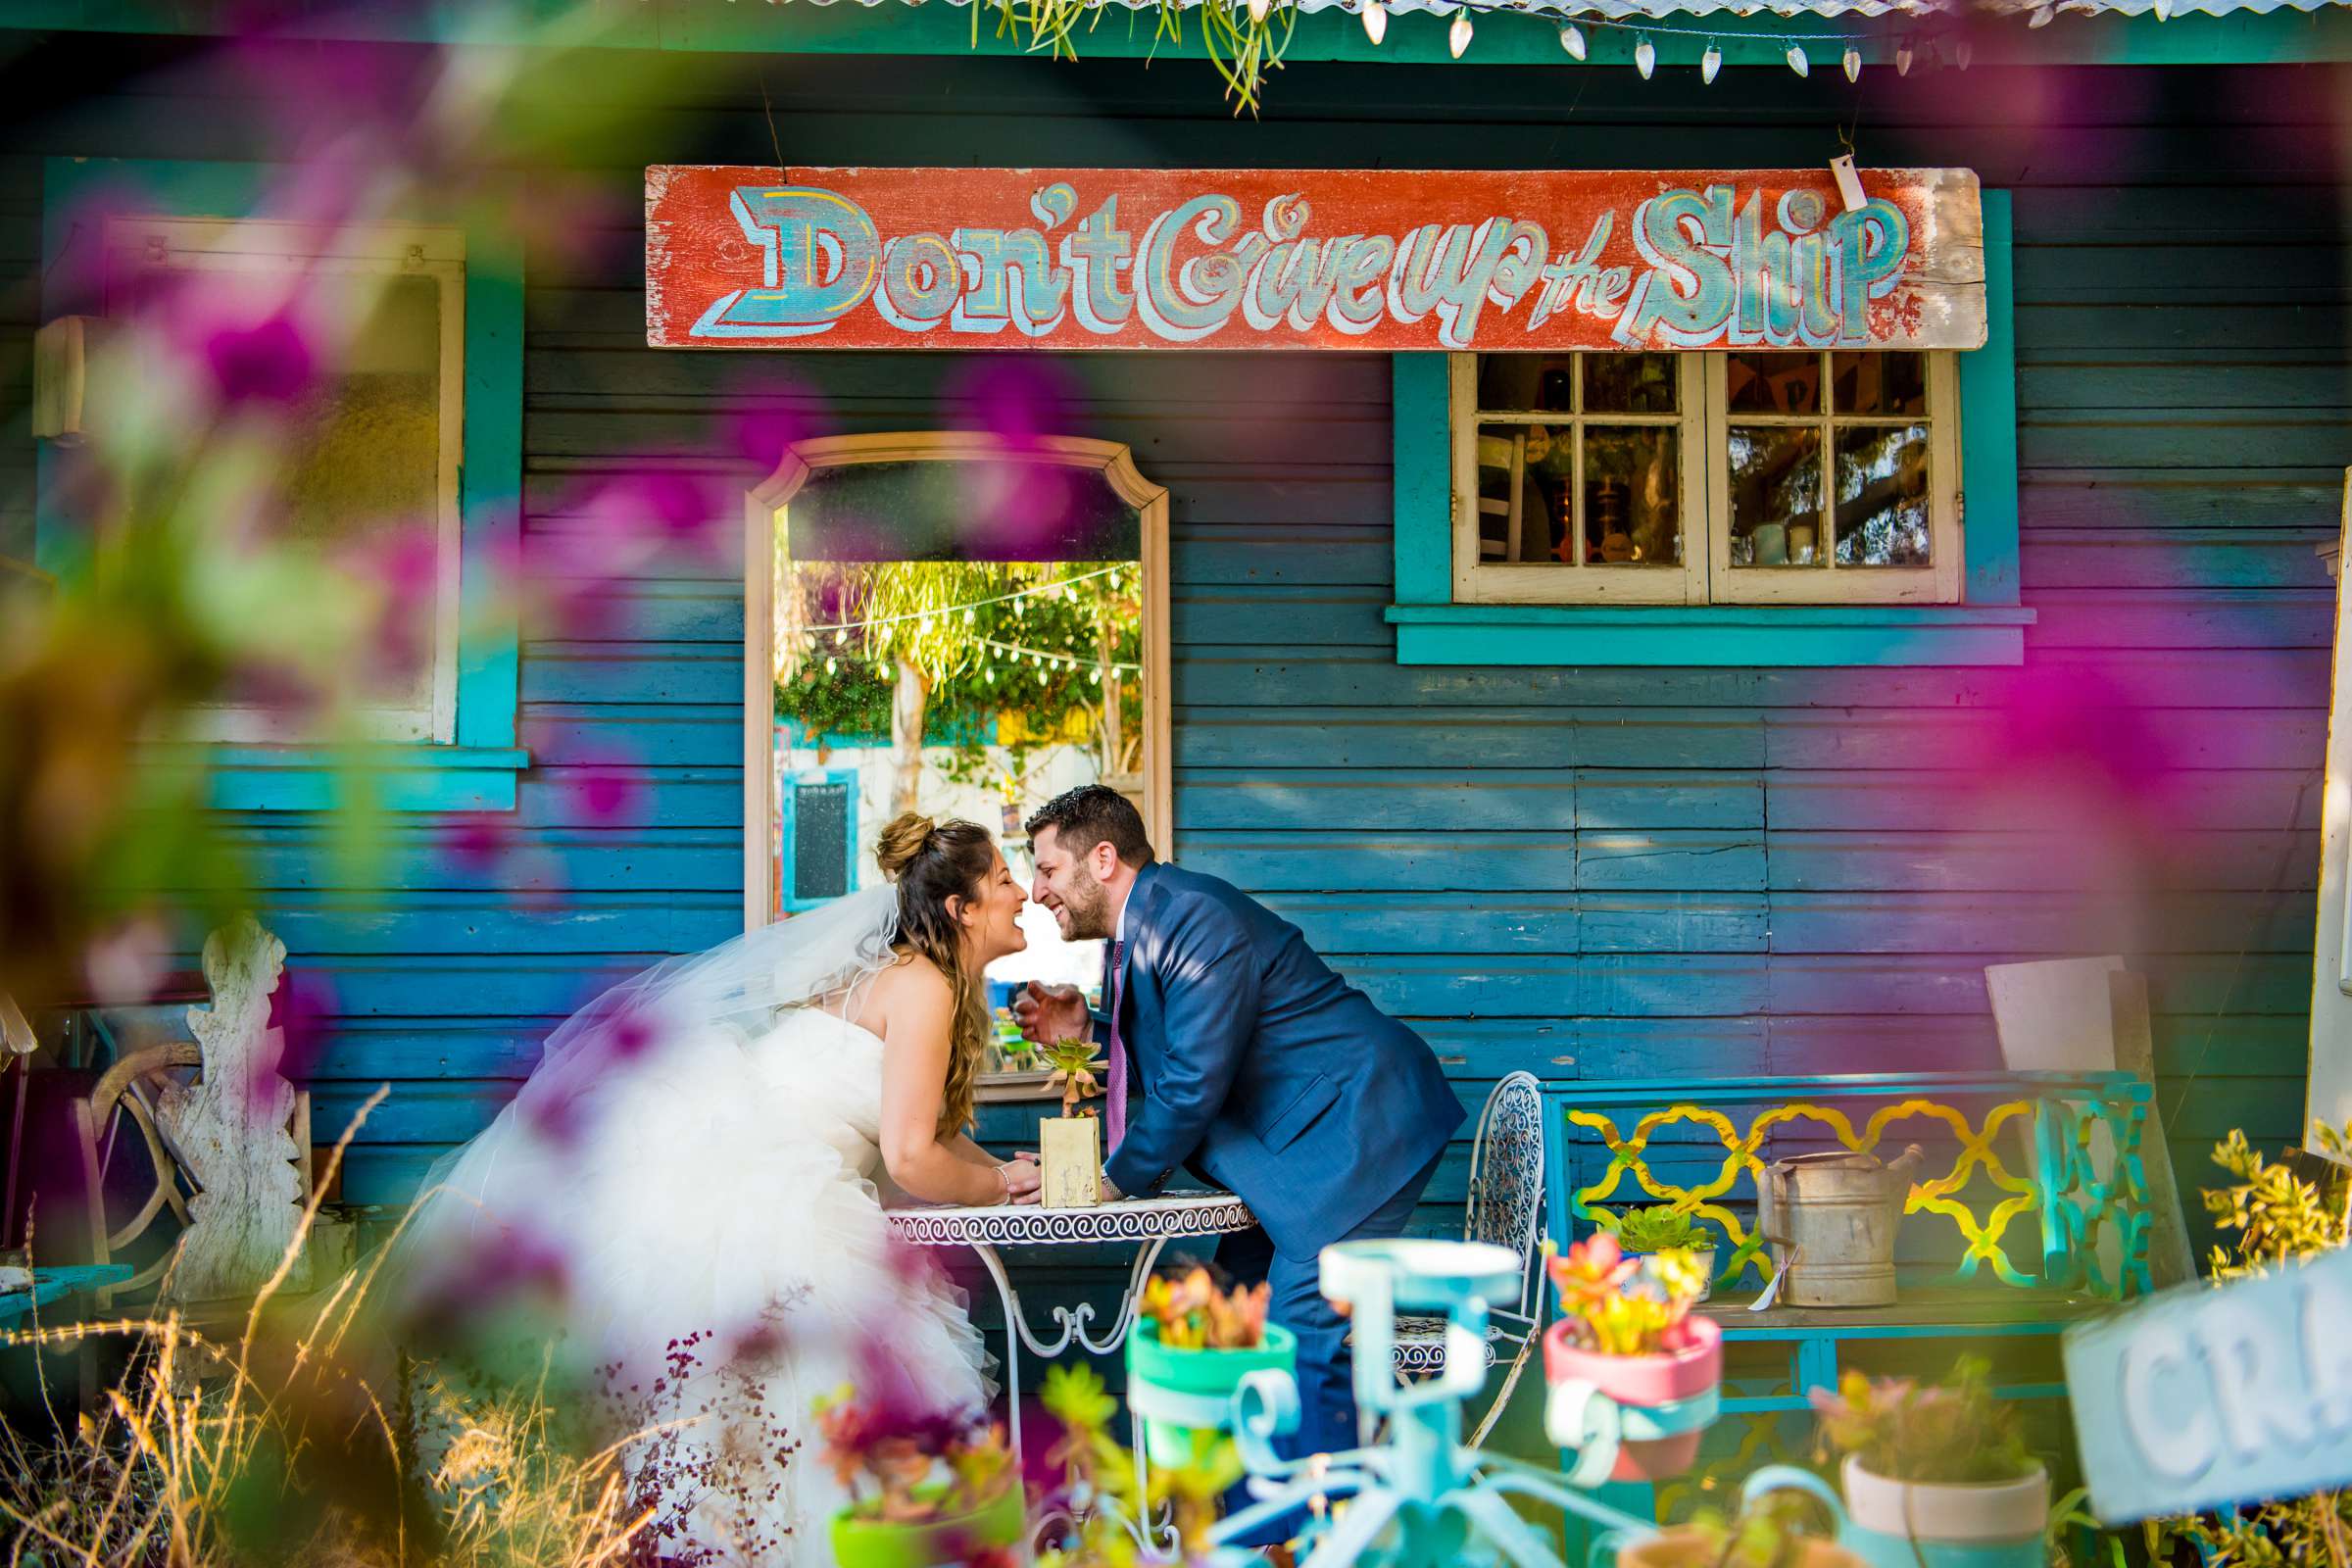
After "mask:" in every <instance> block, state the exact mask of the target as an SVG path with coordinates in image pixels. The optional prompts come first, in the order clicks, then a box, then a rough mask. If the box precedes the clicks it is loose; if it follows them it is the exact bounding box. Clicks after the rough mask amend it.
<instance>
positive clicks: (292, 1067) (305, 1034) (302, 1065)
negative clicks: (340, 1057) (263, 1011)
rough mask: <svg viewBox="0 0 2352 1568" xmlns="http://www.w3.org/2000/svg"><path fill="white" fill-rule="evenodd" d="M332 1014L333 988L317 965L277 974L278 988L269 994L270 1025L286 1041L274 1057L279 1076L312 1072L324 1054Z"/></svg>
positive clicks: (293, 968)
mask: <svg viewBox="0 0 2352 1568" xmlns="http://www.w3.org/2000/svg"><path fill="white" fill-rule="evenodd" d="M334 1015H335V988H334V985H333V983H332V982H331V981H329V980H328V979H327V977H326V976H325V975H322V974H320V973H319V971H317V970H316V969H306V968H298V967H288V968H287V970H286V971H285V973H284V974H282V975H280V976H279V977H278V982H277V989H276V990H275V991H273V992H271V993H270V1027H271V1028H273V1029H276V1030H278V1031H279V1034H280V1037H281V1038H282V1039H283V1040H284V1042H285V1045H284V1048H283V1049H282V1050H281V1051H280V1052H279V1053H278V1058H277V1071H278V1073H279V1074H280V1075H281V1076H283V1077H286V1078H290V1079H296V1080H300V1079H304V1078H308V1077H310V1076H311V1072H312V1069H314V1068H315V1067H317V1066H318V1064H319V1059H320V1058H321V1057H322V1056H324V1055H325V1054H326V1047H327V1043H328V1041H329V1040H330V1039H331V1038H332V1035H333V1031H332V1027H331V1025H330V1023H329V1020H330V1019H332V1018H333V1017H334Z"/></svg>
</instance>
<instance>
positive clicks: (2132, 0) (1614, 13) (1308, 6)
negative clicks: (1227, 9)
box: [800, 0, 2352, 24]
mask: <svg viewBox="0 0 2352 1568" xmlns="http://www.w3.org/2000/svg"><path fill="white" fill-rule="evenodd" d="M800 3H801V4H805V5H819V6H825V5H835V4H841V3H844V0H800ZM847 3H852V4H857V5H862V6H869V7H871V6H880V5H889V4H901V3H903V4H907V5H923V4H925V3H927V0H847ZM944 3H946V4H948V5H952V6H958V7H960V6H964V5H969V4H971V3H972V0H944ZM981 3H983V4H990V5H993V4H994V3H995V0H981ZM1177 3H1178V4H1179V5H1180V6H1182V7H1183V8H1184V9H1186V10H1191V9H1193V8H1194V7H1196V6H1199V5H1201V4H1203V3H1204V0H1177ZM1220 3H1222V0H1220ZM1463 3H1464V0H1382V4H1383V6H1384V7H1385V9H1387V10H1389V11H1393V12H1396V11H1404V12H1413V11H1418V12H1426V13H1429V14H1430V15H1433V16H1441V17H1444V16H1451V15H1452V14H1453V13H1454V12H1456V11H1459V10H1461V9H1462V8H1463ZM1094 4H1095V5H1096V6H1098V7H1101V8H1103V9H1113V8H1124V9H1126V10H1130V11H1156V10H1158V9H1159V7H1160V4H1161V0H1094ZM1467 4H1468V6H1469V9H1470V10H1471V12H1472V13H1473V14H1474V15H1486V14H1489V13H1494V12H1503V13H1510V12H1518V13H1522V14H1524V15H1528V16H1542V17H1557V18H1559V19H1560V20H1562V21H1575V20H1586V21H1595V22H1618V23H1640V22H1655V23H1659V24H1667V23H1671V22H1673V21H1675V20H1676V19H1678V18H1723V17H1772V18H1775V19H1778V20H1784V21H1785V20H1788V19H1790V18H1794V17H1818V18H1821V19H1823V20H1824V21H1837V20H1844V19H1853V18H1861V19H1864V20H1869V19H1872V18H1877V17H1958V16H1961V15H1963V14H1964V13H1967V12H1972V11H1973V12H1979V13H1984V12H1991V13H1994V14H1997V15H2002V16H2020V17H2023V16H2031V15H2033V14H2034V13H2036V12H2040V11H2054V12H2055V13H2057V14H2059V15H2064V16H2109V15H2113V16H2123V17H2141V16H2150V15H2154V16H2159V17H2162V16H2176V17H2179V16H2189V15H2202V16H2209V17H2227V16H2241V15H2250V16H2267V15H2269V14H2270V13H2272V12H2275V11H2302V12H2314V11H2327V10H2333V9H2336V8H2338V7H2340V6H2344V5H2352V0H2170V3H2169V4H2168V3H2167V0H1467ZM1298 5H1299V10H1300V11H1303V12H1309V13H1312V12H1320V11H1347V12H1360V11H1361V10H1363V8H1364V0H1298Z"/></svg>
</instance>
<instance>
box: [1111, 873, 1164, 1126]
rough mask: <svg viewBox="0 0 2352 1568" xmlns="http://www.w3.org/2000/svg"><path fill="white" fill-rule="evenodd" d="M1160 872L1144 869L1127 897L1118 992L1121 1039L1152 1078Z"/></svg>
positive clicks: (1156, 1018)
mask: <svg viewBox="0 0 2352 1568" xmlns="http://www.w3.org/2000/svg"><path fill="white" fill-rule="evenodd" d="M1158 870H1159V867H1157V866H1156V865H1147V866H1145V867H1144V869H1143V870H1142V871H1140V872H1139V873H1137V875H1136V879H1135V886H1134V888H1132V889H1131V890H1129V892H1128V894H1127V973H1126V976H1125V983H1124V989H1122V990H1121V992H1120V993H1119V1000H1120V1014H1121V1016H1120V1018H1119V1038H1120V1040H1122V1041H1123V1042H1125V1044H1126V1047H1127V1052H1128V1054H1129V1055H1131V1056H1132V1057H1134V1059H1135V1064H1136V1067H1137V1069H1138V1070H1139V1071H1141V1072H1143V1073H1145V1074H1147V1075H1149V1078H1155V1077H1157V1076H1158V1071H1159V1030H1158V1027H1157V1025H1158V1021H1159V986H1158V984H1157V983H1156V982H1155V981H1154V980H1153V979H1152V971H1153V969H1154V968H1155V967H1156V964H1155V961H1154V960H1155V959H1156V958H1157V957H1158V955H1159V931H1158V928H1157V922H1156V919H1155V916H1156V915H1157V914H1158V912H1159V905H1160V903H1161V902H1162V901H1161V898H1160V896H1159V895H1160V893H1161V889H1160V887H1159V877H1158V874H1157V873H1158ZM1149 1078H1148V1080H1147V1081H1149Z"/></svg>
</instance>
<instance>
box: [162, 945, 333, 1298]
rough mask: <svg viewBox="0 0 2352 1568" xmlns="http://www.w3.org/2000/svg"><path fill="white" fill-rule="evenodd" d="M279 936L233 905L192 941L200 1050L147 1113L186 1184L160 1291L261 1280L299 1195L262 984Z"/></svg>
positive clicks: (196, 1292)
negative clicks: (198, 1058)
mask: <svg viewBox="0 0 2352 1568" xmlns="http://www.w3.org/2000/svg"><path fill="white" fill-rule="evenodd" d="M285 960H286V946H285V944H284V943H282V942H280V941H278V939H277V938H276V937H274V936H271V935H270V933H269V932H267V931H265V930H263V929H262V928H261V926H260V925H259V924H258V923H256V922H255V920H254V919H253V918H252V916H250V915H241V916H239V917H238V918H237V919H236V920H235V921H233V922H232V923H231V924H229V925H228V926H226V927H224V928H223V929H221V930H219V931H215V932H214V933H213V934H212V935H211V936H209V937H207V938H206V939H205V943H204V975H205V979H206V981H207V982H208V983H209V984H210V985H211V987H212V993H213V1005H211V1006H209V1007H190V1008H189V1009H188V1030H189V1032H190V1033H191V1034H193V1035H194V1036H195V1037H196V1043H197V1045H198V1047H199V1048H200V1049H201V1050H202V1051H203V1053H204V1064H203V1067H202V1069H201V1071H200V1074H199V1076H198V1078H197V1081H196V1082H195V1083H194V1084H178V1083H173V1084H171V1085H169V1086H168V1087H166V1088H165V1090H164V1091H163V1093H162V1095H161V1096H160V1097H159V1100H158V1103H157V1106H156V1115H157V1120H158V1121H159V1122H160V1123H161V1127H162V1131H163V1133H164V1135H165V1136H166V1138H167V1139H168V1140H169V1142H170V1144H171V1147H172V1151H173V1154H174V1157H175V1158H177V1159H179V1160H181V1161H183V1162H184V1163H185V1165H186V1166H187V1174H188V1176H189V1179H190V1180H191V1181H193V1182H194V1183H195V1184H196V1186H197V1187H198V1189H199V1191H198V1192H197V1194H196V1196H195V1198H194V1199H193V1200H192V1201H190V1203H189V1205H188V1215H189V1223H188V1229H187V1231H186V1233H185V1234H184V1236H183V1237H182V1238H181V1242H180V1252H179V1258H178V1261H177V1262H176V1263H175V1264H174V1266H173V1268H172V1274H171V1277H170V1280H169V1281H168V1287H167V1288H168V1291H169V1293H170V1295H171V1297H172V1299H177V1300H208V1299H217V1298H220V1297H228V1296H240V1295H245V1294H249V1293H251V1292H253V1291H254V1290H257V1289H258V1288H260V1286H261V1285H262V1284H263V1283H265V1282H266V1281H267V1280H268V1279H269V1278H270V1274H271V1272H272V1271H273V1270H275V1268H276V1267H277V1264H278V1261H279V1259H280V1258H282V1257H283V1256H284V1255H285V1251H286V1249H287V1247H289V1246H290V1245H291V1244H292V1243H293V1240H294V1231H295V1226H296V1223H297V1221H298V1220H299V1218H300V1213H301V1205H302V1201H303V1198H304V1194H303V1191H302V1184H301V1182H300V1180H299V1179H298V1178H297V1176H296V1165H295V1161H296V1159H297V1158H298V1155H299V1151H297V1150H296V1149H295V1147H294V1140H293V1139H292V1137H291V1136H289V1134H288V1132H287V1130H286V1129H287V1121H288V1119H289V1118H290V1117H291V1116H292V1115H293V1114H294V1107H295V1093H294V1088H293V1086H292V1085H291V1084H289V1083H287V1082H286V1080H285V1079H284V1078H282V1077H280V1076H279V1075H278V1065H279V1062H280V1059H281V1057H282V1056H283V1054H284V1052H285V1034H284V1031H282V1030H278V1029H272V1028H270V993H271V992H273V991H275V990H276V989H277V980H278V976H279V974H280V973H281V972H282V971H283V970H284V968H285Z"/></svg>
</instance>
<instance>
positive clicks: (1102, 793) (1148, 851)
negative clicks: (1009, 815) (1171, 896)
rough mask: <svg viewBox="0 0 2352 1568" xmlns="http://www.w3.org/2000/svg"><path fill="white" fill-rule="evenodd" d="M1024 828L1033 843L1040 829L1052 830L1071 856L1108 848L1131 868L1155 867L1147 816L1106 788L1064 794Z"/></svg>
mask: <svg viewBox="0 0 2352 1568" xmlns="http://www.w3.org/2000/svg"><path fill="white" fill-rule="evenodd" d="M1023 826H1025V827H1026V828H1027V829H1028V831H1029V837H1030V838H1031V840H1033V841H1034V840H1035V839H1036V837H1037V835H1038V830H1039V829H1041V828H1049V827H1050V828H1052V829H1053V830H1054V833H1055V834H1056V835H1057V836H1058V837H1059V838H1060V840H1061V847H1062V848H1063V849H1065V850H1067V851H1069V852H1070V853H1071V854H1072V855H1084V854H1086V853H1087V852H1088V851H1089V850H1092V849H1093V848H1094V847H1095V846H1096V845H1098V844H1107V845H1109V846H1110V847H1111V848H1112V849H1113V850H1115V851H1117V852H1118V857H1119V858H1120V859H1122V860H1124V861H1126V862H1127V863H1128V864H1129V865H1132V866H1136V867H1138V868H1139V869H1140V868H1141V867H1143V866H1147V865H1150V864H1151V863H1152V841H1151V840H1150V839H1148V838H1146V837H1145V836H1144V814H1143V813H1142V812H1141V811H1138V810H1137V809H1135V803H1134V802H1132V801H1130V800H1128V799H1127V797H1126V796H1124V795H1121V794H1120V793H1119V792H1118V791H1117V790H1114V789H1112V788H1111V787H1110V786H1109V785H1107V784H1081V785H1079V786H1078V787H1077V788H1076V789H1074V790H1064V791H1062V792H1061V793H1060V794H1059V795H1056V796H1054V798H1053V799H1052V800H1050V801H1048V802H1047V803H1046V804H1045V805H1043V806H1041V807H1039V808H1038V809H1036V810H1034V811H1032V812H1030V813H1029V820H1028V821H1027V822H1026V823H1024V824H1023Z"/></svg>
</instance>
